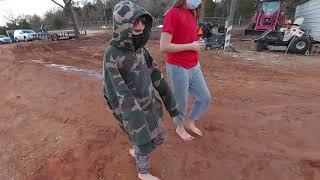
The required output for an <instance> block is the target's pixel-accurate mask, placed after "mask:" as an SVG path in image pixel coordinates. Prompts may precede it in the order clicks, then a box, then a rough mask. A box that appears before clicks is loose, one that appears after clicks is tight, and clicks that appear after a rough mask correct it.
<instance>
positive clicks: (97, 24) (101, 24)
mask: <svg viewBox="0 0 320 180" xmlns="http://www.w3.org/2000/svg"><path fill="white" fill-rule="evenodd" d="M226 20H227V18H224V17H204V18H203V21H204V22H211V23H212V24H223V25H224V24H225V21H226ZM250 22H251V19H245V18H241V17H240V18H236V19H234V20H233V24H234V25H236V26H247V25H249V24H250ZM162 24H163V18H154V19H153V27H156V26H159V25H162ZM79 26H80V29H106V28H107V27H110V26H112V21H111V20H109V21H80V22H79Z"/></svg>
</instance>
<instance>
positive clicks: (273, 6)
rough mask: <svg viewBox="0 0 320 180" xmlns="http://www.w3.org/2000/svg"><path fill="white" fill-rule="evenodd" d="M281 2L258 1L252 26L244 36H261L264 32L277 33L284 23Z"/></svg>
mask: <svg viewBox="0 0 320 180" xmlns="http://www.w3.org/2000/svg"><path fill="white" fill-rule="evenodd" d="M284 17H285V13H284V7H283V0H258V1H257V10H256V13H255V15H254V17H253V18H252V26H251V28H249V29H246V30H245V35H261V34H263V33H264V31H266V30H271V31H278V30H279V29H280V27H281V24H282V23H283V22H284V19H285V18H284Z"/></svg>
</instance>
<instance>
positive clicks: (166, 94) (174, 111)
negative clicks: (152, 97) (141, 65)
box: [145, 50, 179, 117]
mask: <svg viewBox="0 0 320 180" xmlns="http://www.w3.org/2000/svg"><path fill="white" fill-rule="evenodd" d="M145 51H146V56H147V57H146V60H147V65H148V67H149V69H150V70H151V79H152V84H153V87H154V88H156V90H157V91H158V93H159V95H160V97H161V99H162V102H163V103H164V106H165V107H166V110H167V111H168V112H169V114H170V116H171V117H176V116H178V115H179V110H178V105H177V102H176V99H175V98H174V96H173V94H172V92H171V89H170V87H169V85H168V83H167V81H166V80H165V78H164V76H163V74H162V73H161V71H160V69H159V68H158V66H157V64H156V62H155V61H154V60H153V58H152V57H151V55H150V54H149V52H148V51H147V50H145Z"/></svg>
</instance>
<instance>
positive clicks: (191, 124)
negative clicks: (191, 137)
mask: <svg viewBox="0 0 320 180" xmlns="http://www.w3.org/2000/svg"><path fill="white" fill-rule="evenodd" d="M184 125H185V127H186V128H187V129H189V130H190V131H192V132H194V133H195V134H197V135H199V136H203V133H202V131H201V130H200V129H198V128H197V127H196V125H195V124H194V121H190V120H185V122H184Z"/></svg>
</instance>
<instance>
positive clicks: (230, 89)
mask: <svg viewBox="0 0 320 180" xmlns="http://www.w3.org/2000/svg"><path fill="white" fill-rule="evenodd" d="M108 38H109V36H108V35H106V34H95V35H91V36H87V37H86V38H85V39H83V40H81V41H76V40H69V41H60V42H30V43H19V44H11V45H5V46H0V84H1V86H0V94H1V96H2V98H1V99H2V100H1V101H0V109H1V111H0V180H24V179H30V180H136V179H137V178H136V170H135V166H134V164H133V159H132V158H131V157H130V156H129V155H128V153H127V152H128V149H129V148H130V146H131V145H130V143H129V142H128V140H127V138H126V137H125V136H124V134H123V133H122V131H121V130H120V128H118V126H117V125H116V123H115V121H114V119H113V117H112V115H111V113H110V112H108V110H107V108H106V106H105V105H104V100H103V96H102V90H101V85H102V82H101V81H102V79H101V75H102V74H101V73H102V71H101V67H102V56H103V52H104V49H105V46H106V42H107V39H108ZM148 48H149V50H150V51H151V54H152V55H153V56H154V57H155V59H156V61H157V62H158V65H159V66H161V68H162V70H163V71H164V69H165V68H164V65H165V58H164V55H163V54H161V53H160V52H159V44H158V41H157V40H153V41H151V42H150V43H149V45H148ZM201 65H202V69H203V72H204V74H205V77H206V80H207V83H208V86H209V89H210V91H211V93H212V95H213V97H214V100H213V101H212V103H211V104H210V108H209V110H208V112H207V113H206V114H205V116H204V117H203V118H202V119H201V121H200V122H199V126H200V127H201V128H202V129H203V130H204V133H205V136H204V137H203V138H199V137H198V138H196V140H194V141H192V142H189V143H184V142H182V141H181V140H180V139H179V138H178V137H177V136H176V135H175V133H174V124H173V122H172V120H171V119H170V118H169V116H168V115H166V117H165V125H166V129H167V131H168V139H167V141H166V142H165V144H163V145H162V146H161V147H160V148H158V149H157V150H156V151H155V152H154V153H153V154H152V173H154V174H155V175H157V176H159V177H161V178H162V179H164V180H319V179H320V143H319V139H320V133H319V132H320V131H319V127H320V121H319V120H320V112H319V109H320V58H319V56H318V57H312V56H308V57H306V56H297V55H288V56H284V55H283V54H282V53H270V52H266V53H257V52H251V51H242V52H241V53H222V52H213V51H206V52H202V53H201Z"/></svg>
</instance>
